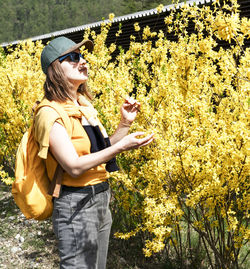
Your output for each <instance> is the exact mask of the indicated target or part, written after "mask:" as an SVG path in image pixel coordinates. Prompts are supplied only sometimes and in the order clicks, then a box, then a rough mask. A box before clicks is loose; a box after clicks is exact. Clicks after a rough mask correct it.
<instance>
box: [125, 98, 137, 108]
mask: <svg viewBox="0 0 250 269" xmlns="http://www.w3.org/2000/svg"><path fill="white" fill-rule="evenodd" d="M124 106H125V107H129V106H132V107H133V108H135V109H136V110H140V106H141V104H140V103H139V102H138V101H137V100H136V99H134V98H132V97H127V98H126V99H125V102H124Z"/></svg>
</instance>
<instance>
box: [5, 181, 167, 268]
mask: <svg viewBox="0 0 250 269" xmlns="http://www.w3.org/2000/svg"><path fill="white" fill-rule="evenodd" d="M0 208H1V211H0V269H5V268H7V269H12V268H16V269H34V268H39V269H42V268H46V269H52V268H53V269H54V268H59V258H58V253H57V245H56V244H57V243H56V239H55V236H54V233H53V231H52V224H51V220H47V221H42V222H38V221H35V220H26V219H25V217H24V216H23V215H22V214H21V212H20V210H19V209H18V208H17V206H16V205H15V203H14V200H13V197H12V195H11V187H10V186H6V185H4V184H2V183H1V182H0ZM128 246H129V247H128ZM153 268H154V269H157V268H163V267H162V266H160V265H156V264H154V263H153V262H152V260H146V259H144V258H143V256H142V255H141V254H140V252H139V250H138V249H136V243H133V242H131V244H130V242H128V241H123V240H118V239H115V238H112V237H111V240H110V248H109V255H108V265H107V269H153Z"/></svg>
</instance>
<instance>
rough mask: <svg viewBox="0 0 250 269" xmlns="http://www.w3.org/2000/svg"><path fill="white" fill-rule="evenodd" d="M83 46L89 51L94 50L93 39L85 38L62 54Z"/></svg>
mask: <svg viewBox="0 0 250 269" xmlns="http://www.w3.org/2000/svg"><path fill="white" fill-rule="evenodd" d="M82 46H84V47H85V48H86V49H87V50H88V51H89V52H91V51H93V48H94V43H93V42H92V41H91V40H83V41H82V42H80V43H77V44H76V45H75V46H73V47H71V48H70V49H68V50H66V51H65V52H63V53H62V54H61V56H63V55H65V54H67V53H70V52H72V51H74V50H77V49H79V48H81V47H82Z"/></svg>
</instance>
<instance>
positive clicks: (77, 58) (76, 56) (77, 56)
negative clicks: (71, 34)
mask: <svg viewBox="0 0 250 269" xmlns="http://www.w3.org/2000/svg"><path fill="white" fill-rule="evenodd" d="M70 59H71V61H72V62H75V63H78V62H79V61H80V54H79V53H76V52H72V53H71V54H70Z"/></svg>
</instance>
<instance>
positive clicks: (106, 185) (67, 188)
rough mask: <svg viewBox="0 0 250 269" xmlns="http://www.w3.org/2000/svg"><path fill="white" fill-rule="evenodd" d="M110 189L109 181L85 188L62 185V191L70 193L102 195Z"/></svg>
mask: <svg viewBox="0 0 250 269" xmlns="http://www.w3.org/2000/svg"><path fill="white" fill-rule="evenodd" d="M108 189H109V183H108V182H107V181H104V182H101V183H98V184H95V185H88V186H84V187H71V186H65V185H62V191H68V192H77V193H93V192H94V193H95V194H97V193H100V192H103V191H106V190H108Z"/></svg>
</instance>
